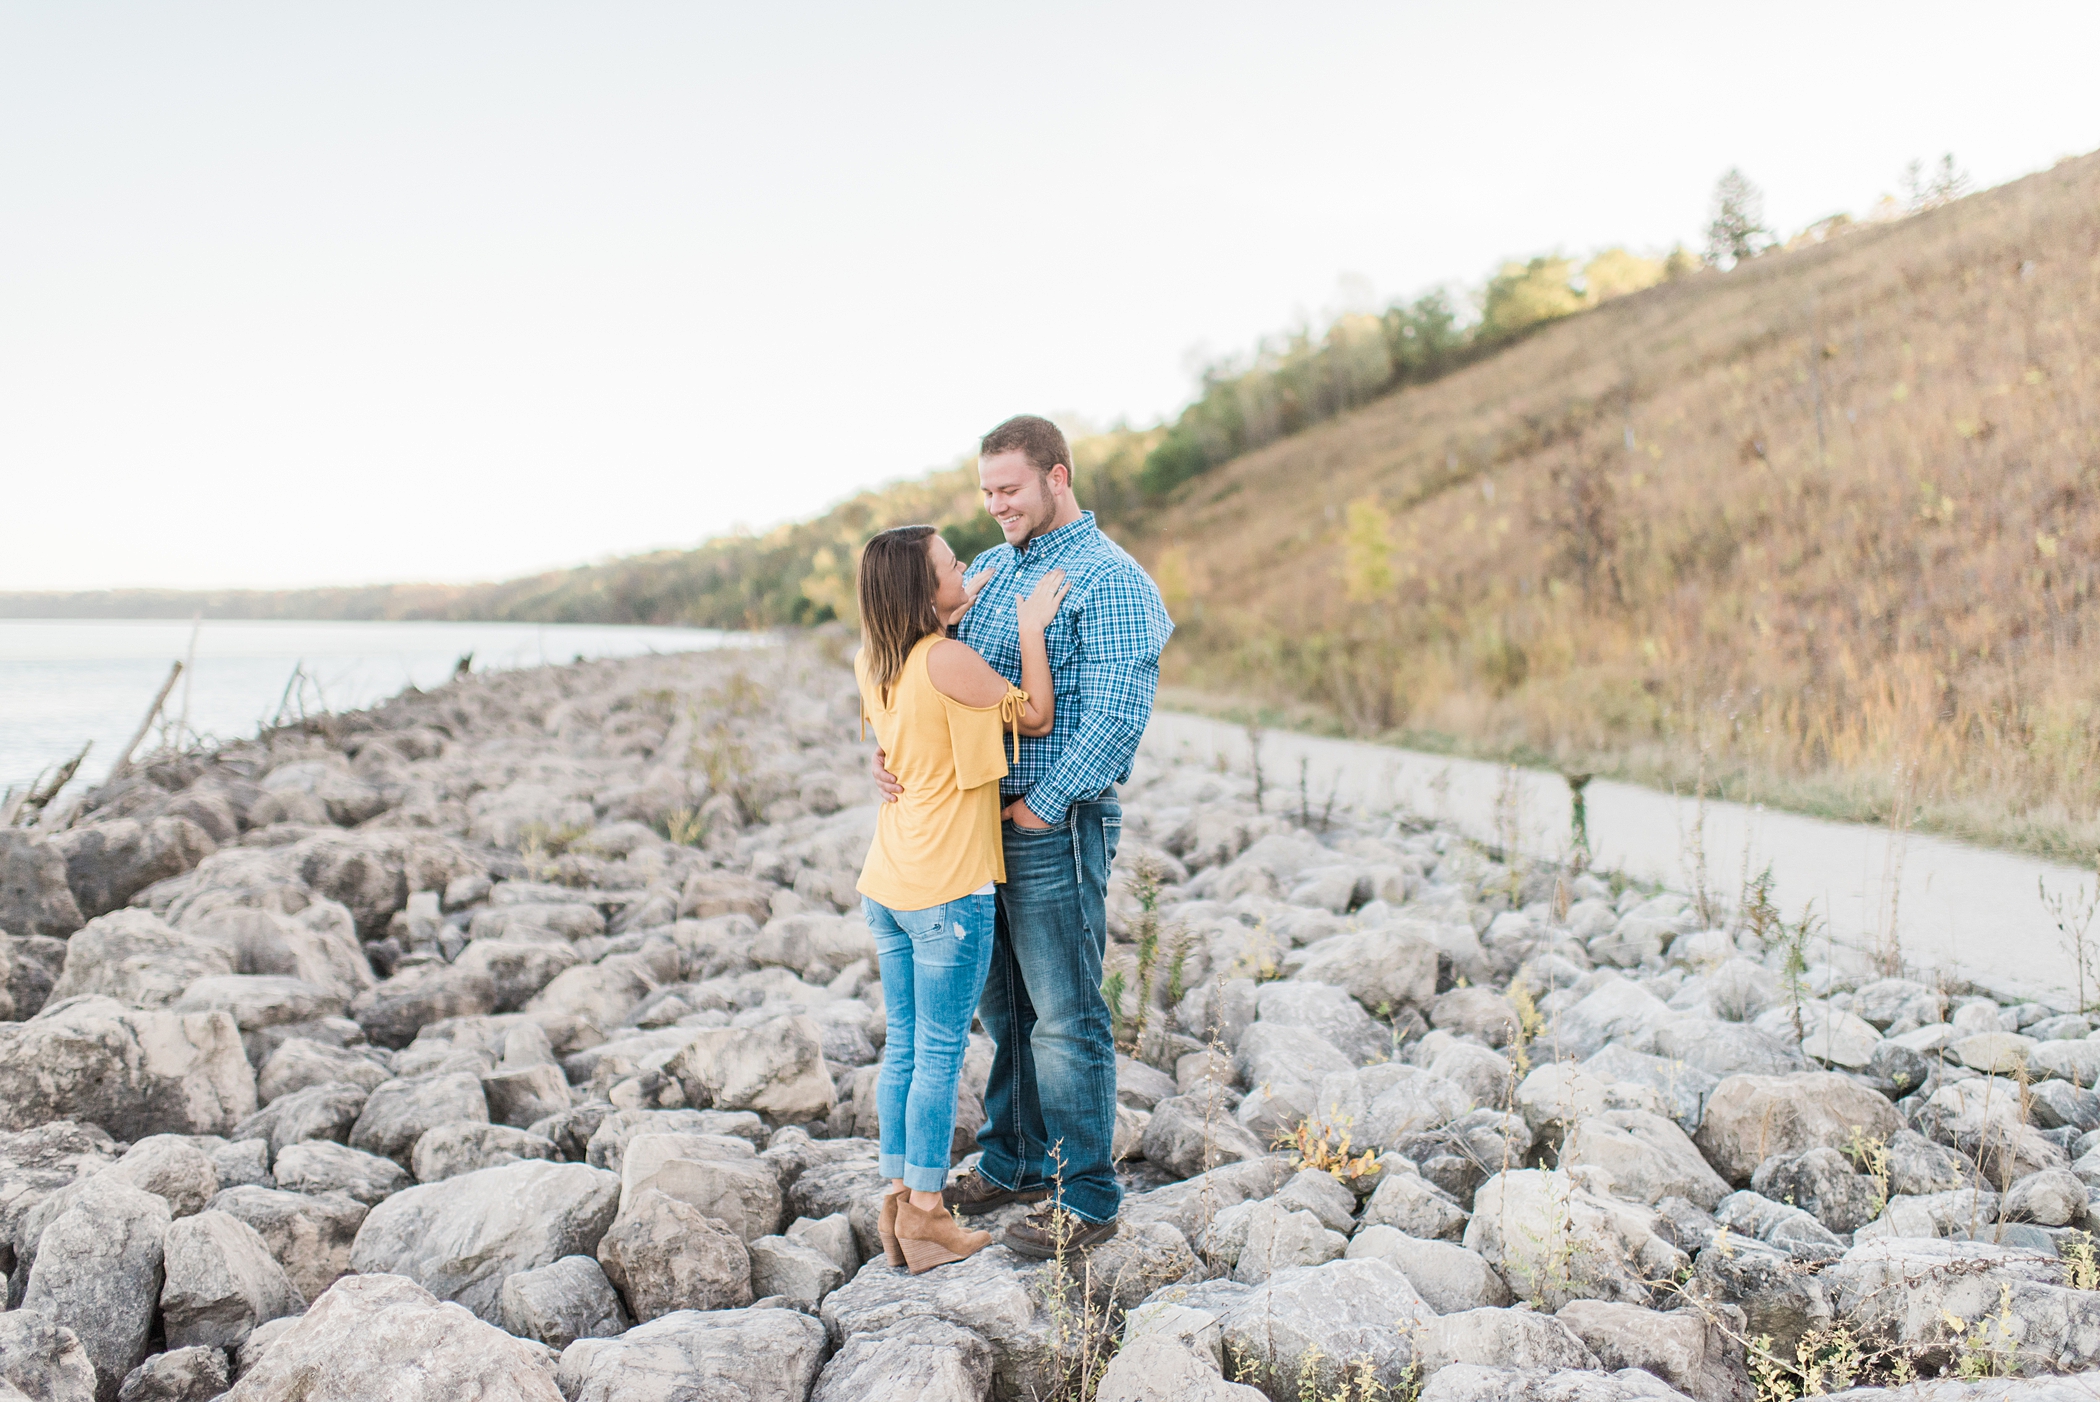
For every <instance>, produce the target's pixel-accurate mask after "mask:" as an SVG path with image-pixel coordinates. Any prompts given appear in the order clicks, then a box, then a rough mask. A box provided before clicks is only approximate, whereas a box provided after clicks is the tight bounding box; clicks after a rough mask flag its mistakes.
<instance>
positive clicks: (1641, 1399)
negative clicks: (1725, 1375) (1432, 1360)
mask: <svg viewBox="0 0 2100 1402" xmlns="http://www.w3.org/2000/svg"><path fill="white" fill-rule="evenodd" d="M1419 1402H1692V1400H1691V1399H1690V1398H1688V1397H1686V1396H1685V1395H1684V1394H1683V1393H1681V1392H1679V1391H1678V1390H1677V1389H1676V1388H1674V1387H1671V1386H1670V1385H1669V1384H1668V1383H1665V1382H1663V1381H1662V1380H1661V1379H1660V1378H1658V1377H1656V1376H1655V1375H1654V1374H1653V1373H1649V1372H1645V1371H1643V1370H1642V1369H1639V1368H1621V1369H1620V1370H1619V1371H1618V1372H1616V1373H1606V1372H1592V1371H1586V1370H1578V1369H1551V1368H1497V1367H1491V1366H1489V1365H1487V1364H1483V1363H1459V1364H1454V1365H1453V1366H1451V1367H1449V1368H1442V1369H1439V1370H1438V1371H1437V1372H1436V1374H1435V1375H1434V1376H1432V1377H1431V1378H1430V1379H1429V1381H1428V1383H1427V1384H1425V1385H1424V1386H1423V1388H1422V1393H1421V1397H1420V1399H1419Z"/></svg>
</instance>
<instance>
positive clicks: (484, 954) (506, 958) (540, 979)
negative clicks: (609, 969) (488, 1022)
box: [453, 939, 583, 1013]
mask: <svg viewBox="0 0 2100 1402" xmlns="http://www.w3.org/2000/svg"><path fill="white" fill-rule="evenodd" d="M582 962H583V956H582V955H580V954H578V953H577V952H576V951H575V950H574V949H572V948H570V947H569V946H568V945H566V944H546V943H542V942H539V941H532V942H527V941H524V940H509V939H478V940H475V941H474V942H473V943H472V944H470V945H468V946H467V947H466V950H465V951H464V952H463V953H462V954H461V955H460V956H459V958H458V959H456V960H454V961H453V967H454V968H457V969H464V970H466V971H467V972H468V973H469V974H471V975H477V976H479V977H482V978H485V979H487V980H488V981H489V985H490V987H492V988H493V989H494V990H495V1011H497V1012H499V1013H508V1012H516V1011H517V1010H518V1009H519V1008H522V1007H524V1006H525V1005H526V1004H527V1003H529V1002H531V1001H532V999H533V997H534V995H536V994H537V993H538V992H539V991H540V990H541V989H543V988H545V987H546V986H547V985H548V984H550V983H552V982H554V980H555V979H556V978H557V977H559V976H560V975H562V974H564V973H566V972H568V971H569V970H570V969H573V968H575V967H576V966H577V965H578V964H581V963H582Z"/></svg>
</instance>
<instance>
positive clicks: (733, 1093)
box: [664, 1017, 838, 1124]
mask: <svg viewBox="0 0 2100 1402" xmlns="http://www.w3.org/2000/svg"><path fill="white" fill-rule="evenodd" d="M664 1072H665V1074H666V1075H668V1076H670V1077H672V1078H673V1079H675V1080H677V1081H678V1082H679V1083H680V1084H681V1085H682V1086H683V1087H684V1088H685V1097H686V1103H687V1104H688V1105H692V1106H696V1107H706V1106H710V1105H711V1106H713V1107H714V1108H716V1109H718V1110H752V1111H756V1112H757V1113H758V1114H760V1115H762V1116H764V1117H765V1118H767V1119H768V1120H772V1121H774V1122H776V1123H782V1124H802V1123H806V1122H808V1121H810V1120H820V1119H823V1118H825V1117H826V1116H828V1115H829V1114H830V1113H831V1111H832V1108H833V1107H834V1106H835V1105H836V1104H837V1103H838V1094H837V1090H836V1088H835V1087H834V1085H833V1083H832V1079H831V1077H830V1075H829V1074H828V1073H826V1071H825V1070H824V1046H823V1037H822V1034H821V1033H820V1032H819V1030H818V1028H817V1024H816V1022H815V1021H814V1020H813V1019H811V1018H809V1017H782V1018H775V1019H774V1020H772V1021H770V1022H766V1023H762V1024H760V1025H759V1026H757V1027H751V1028H726V1027H725V1028H719V1029H715V1030H712V1031H705V1032H701V1033H700V1034H698V1035H697V1036H696V1037H694V1038H693V1039H692V1040H691V1041H690V1042H688V1043H687V1044H686V1045H685V1047H684V1048H683V1049H682V1050H681V1051H680V1052H679V1053H678V1054H677V1055H676V1056H674V1057H672V1058H671V1059H670V1061H669V1062H667V1063H666V1064H665V1066H664Z"/></svg>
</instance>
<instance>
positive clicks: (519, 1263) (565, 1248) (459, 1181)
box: [350, 1162, 620, 1323]
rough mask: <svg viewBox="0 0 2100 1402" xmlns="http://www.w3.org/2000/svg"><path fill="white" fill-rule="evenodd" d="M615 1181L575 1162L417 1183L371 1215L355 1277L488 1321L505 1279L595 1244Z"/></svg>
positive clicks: (357, 1251) (615, 1196) (353, 1256)
mask: <svg viewBox="0 0 2100 1402" xmlns="http://www.w3.org/2000/svg"><path fill="white" fill-rule="evenodd" d="M619 1195H620V1181H619V1179H617V1178H615V1177H614V1176H613V1175H612V1174H610V1173H605V1172H603V1171H601V1170H599V1169H595V1168H591V1167H588V1166H586V1165H584V1164H579V1163H564V1164H555V1163H531V1162H528V1163H514V1164H506V1165H504V1166H503V1167H501V1168H484V1169H482V1170H480V1171H479V1172H477V1173H466V1174H462V1175H460V1176H459V1177H457V1178H447V1179H445V1180H444V1181H443V1182H440V1183H425V1184H423V1185H422V1186H420V1187H415V1188H408V1189H405V1190H403V1191H401V1192H398V1193H396V1194H394V1195H393V1196H392V1197H390V1198H388V1199H387V1200H386V1201H385V1202H383V1203H381V1204H379V1206H377V1207H375V1208H373V1209H372V1211H371V1212H370V1213H369V1214H368V1215H367V1216H366V1217H365V1221H364V1225H363V1226H362V1227H360V1228H359V1229H358V1232H357V1240H356V1242H355V1243H354V1244H353V1245H352V1247H351V1250H350V1267H351V1269H352V1270H356V1271H366V1272H372V1271H382V1272H387V1273H390V1274H393V1275H401V1276H406V1277H408V1278H409V1279H410V1280H413V1281H415V1282H417V1283H418V1284H420V1285H422V1286H424V1287H425V1288H427V1289H429V1290H430V1291H431V1292H432V1293H434V1294H436V1295H438V1296H439V1297H440V1298H443V1299H447V1300H455V1301H457V1302H458V1303H460V1304H462V1305H465V1306H466V1307H467V1308H468V1309H470V1310H472V1311H473V1312H474V1313H475V1315H476V1316H478V1317H479V1318H482V1319H486V1320H489V1321H490V1322H492V1323H493V1322H494V1321H495V1320H496V1319H497V1318H498V1314H499V1312H498V1309H497V1303H496V1297H497V1294H498V1292H499V1291H500V1290H501V1289H502V1286H503V1281H504V1279H505V1277H507V1276H510V1275H513V1274H515V1273H517V1272H518V1271H525V1270H531V1269H532V1268H533V1267H535V1266H544V1265H546V1264H548V1263H549V1262H552V1261H557V1260H560V1259H561V1258H562V1257H564V1256H578V1255H583V1256H588V1255H591V1254H592V1253H594V1252H595V1251H596V1250H597V1248H598V1242H599V1240H600V1238H602V1237H603V1236H604V1235H605V1231H606V1228H607V1227H608V1226H609V1225H610V1224H611V1222H612V1218H613V1213H614V1212H615V1210H616V1209H617V1207H618V1204H619Z"/></svg>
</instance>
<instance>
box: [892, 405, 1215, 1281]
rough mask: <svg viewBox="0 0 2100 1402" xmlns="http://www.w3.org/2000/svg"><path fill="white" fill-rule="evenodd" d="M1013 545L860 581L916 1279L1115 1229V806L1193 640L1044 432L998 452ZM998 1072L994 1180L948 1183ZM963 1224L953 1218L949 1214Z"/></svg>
mask: <svg viewBox="0 0 2100 1402" xmlns="http://www.w3.org/2000/svg"><path fill="white" fill-rule="evenodd" d="M978 453H979V456H978V481H979V485H980V487H981V488H982V490H983V494H984V504H985V509H986V510H987V511H989V512H990V513H991V515H992V517H993V518H994V519H995V520H997V521H998V523H999V527H1000V531H1001V533H1002V534H1003V535H1004V536H1005V537H1006V543H1005V544H1003V545H1000V546H997V547H995V548H993V549H991V550H989V551H986V552H985V553H984V554H982V555H980V556H978V557H977V559H976V560H975V562H973V565H972V567H971V568H970V569H969V570H967V571H966V570H965V568H964V566H963V563H962V561H960V560H958V559H957V558H956V557H955V555H954V552H953V551H951V550H950V549H949V547H948V545H947V543H946V542H945V541H943V540H942V539H941V537H940V536H939V535H938V534H937V533H936V532H935V531H934V529H933V528H932V527H931V526H903V527H900V528H898V529H896V530H891V531H884V532H883V533H882V534H881V535H878V536H876V537H875V538H874V539H873V540H872V541H870V542H869V543H868V547H867V550H866V552H865V554H864V555H863V556H862V558H861V566H860V579H859V585H860V617H861V644H862V645H861V651H860V654H859V656H858V657H856V658H855V660H854V672H855V675H856V677H857V679H858V681H859V684H860V697H861V709H862V714H863V716H864V717H865V719H866V720H867V722H868V723H869V724H870V725H871V726H872V727H873V729H874V731H875V736H876V739H877V741H878V743H879V744H880V747H881V748H879V749H878V750H877V751H876V754H875V773H876V780H877V782H878V783H879V784H880V785H881V787H882V789H883V791H884V797H885V798H886V799H887V800H888V801H887V802H885V803H883V804H882V805H881V811H880V815H879V817H878V819H877V822H876V829H875V840H874V843H873V845H872V846H871V847H870V849H869V852H868V860H867V863H866V866H865V868H864V870H863V871H862V874H861V880H860V893H861V896H862V897H863V903H864V908H865V910H866V915H867V921H868V928H869V930H870V931H871V932H872V933H873V935H874V937H875V945H876V949H877V952H878V954H879V956H880V959H881V971H882V993H883V1001H884V1006H885V1008H886V1013H887V1018H888V1023H889V1036H888V1041H887V1043H886V1045H885V1049H884V1051H883V1058H882V1070H881V1073H880V1077H879V1079H878V1081H877V1082H876V1105H877V1110H878V1114H879V1117H880V1120H881V1125H882V1128H881V1135H882V1141H881V1153H882V1173H883V1176H884V1177H886V1178H888V1179H890V1180H891V1181H890V1189H889V1192H888V1193H887V1194H886V1195H885V1196H884V1198H883V1202H882V1213H881V1217H880V1230H881V1236H882V1242H883V1247H884V1249H885V1250H886V1251H887V1252H888V1254H889V1260H890V1264H891V1265H893V1266H899V1267H909V1269H911V1270H912V1271H913V1272H920V1271H926V1270H931V1269H932V1268H933V1267H935V1266H939V1265H943V1264H946V1263H948V1262H951V1261H959V1260H962V1259H963V1258H964V1257H966V1256H969V1255H971V1254H972V1253H973V1252H976V1251H978V1250H980V1249H982V1248H983V1247H984V1246H986V1245H988V1244H989V1243H990V1241H991V1236H990V1234H989V1233H987V1232H982V1231H973V1230H970V1229H968V1228H967V1227H965V1226H963V1225H962V1223H961V1222H960V1221H958V1220H957V1214H960V1216H962V1217H971V1216H978V1215H981V1214H983V1213H986V1212H990V1211H992V1210H993V1209H995V1208H999V1207H1003V1206H1005V1205H1007V1204H1009V1203H1027V1204H1033V1205H1034V1210H1033V1211H1031V1212H1030V1213H1029V1214H1028V1216H1027V1217H1025V1218H1024V1219H1022V1220H1021V1221H1019V1222H1016V1223H1015V1224H1014V1225H1012V1226H1011V1227H1009V1228H1008V1229H1007V1231H1006V1234H1005V1237H1004V1242H1005V1244H1006V1245H1007V1246H1008V1247H1010V1248H1012V1249H1013V1250H1014V1251H1016V1252H1018V1253H1020V1254H1021V1255H1024V1256H1031V1257H1036V1258H1044V1257H1048V1256H1050V1255H1052V1254H1054V1253H1056V1252H1057V1251H1058V1250H1059V1249H1060V1248H1072V1249H1084V1248H1086V1247H1089V1246H1094V1245H1097V1244H1099V1243H1101V1242H1103V1241H1106V1240H1108V1239H1109V1238H1110V1237H1112V1236H1114V1235H1115V1232H1116V1214H1117V1210H1118V1208H1119V1206H1120V1204H1121V1201H1122V1189H1121V1187H1120V1185H1119V1184H1118V1183H1117V1182H1116V1176H1115V1167H1114V1164H1113V1162H1112V1159H1111V1150H1110V1145H1111V1141H1112V1138H1113V1135H1114V1130H1115V1115H1116V1049H1115V1041H1114V1033H1113V1028H1112V1024H1111V1022H1110V1020H1109V1012H1108V1005H1107V1003H1106V1002H1105V1001H1104V1000H1103V998H1102V996H1101V963H1102V957H1103V954H1104V951H1105V946H1106V941H1107V937H1108V929H1107V899H1106V898H1107V888H1108V871H1109V864H1110V863H1111V862H1113V861H1114V860H1115V855H1116V840H1117V838H1118V836H1119V835H1120V832H1121V828H1122V822H1123V818H1122V809H1121V808H1120V807H1119V806H1118V805H1117V803H1116V791H1115V786H1116V784H1118V783H1120V782H1122V781H1123V780H1124V779H1126V778H1128V777H1129V774H1130V764H1131V760H1132V757H1133V756H1135V754H1136V753H1137V747H1138V741H1139V739H1140V738H1142V736H1143V735H1144V731H1145V723H1146V721H1147V719H1148V718H1149V717H1150V715H1151V712H1152V699H1153V693H1154V691H1155V690H1156V689H1157V686H1158V682H1159V654H1160V649H1161V648H1162V647H1164V646H1165V644H1166V641H1167V637H1168V635H1169V634H1171V633H1172V632H1173V630H1174V625H1173V623H1172V622H1171V621H1170V620H1169V619H1168V617H1167V612H1166V608H1165V606H1164V605H1163V604H1162V603H1161V602H1160V596H1159V590H1158V589H1157V588H1155V587H1154V585H1153V583H1152V581H1151V580H1150V579H1149V578H1147V577H1146V575H1145V572H1144V571H1143V570H1142V569H1141V568H1140V567H1139V566H1138V564H1137V562H1136V561H1135V560H1133V559H1131V558H1130V556H1129V555H1127V554H1126V553H1124V551H1123V550H1122V549H1121V548H1120V547H1118V546H1117V545H1116V544H1115V543H1114V542H1113V541H1111V540H1109V539H1108V537H1106V536H1105V535H1103V534H1102V533H1101V531H1100V530H1099V529H1098V528H1097V527H1096V526H1095V524H1094V517H1093V514H1092V513H1091V512H1083V511H1081V510H1080V509H1079V503H1078V500H1077V499H1076V498H1075V497H1074V496H1073V494H1072V465H1071V464H1072V455H1071V451H1070V449H1069V448H1068V447H1067V445H1066V443H1065V438H1064V435H1063V434H1062V433H1061V432H1059V431H1058V429H1057V427H1056V425H1054V424H1052V423H1051V422H1050V421H1049V420H1047V419H1041V418H1036V417H1034V416H1032V415H1023V416H1021V417H1018V418H1013V419H1009V420H1007V421H1006V422H1005V423H1003V424H1001V425H999V427H997V428H995V429H993V430H992V431H991V432H990V433H989V434H987V435H985V437H984V439H983V441H982V442H981V443H980V444H979V447H978ZM973 1014H975V1015H976V1016H978V1017H981V1018H982V1019H983V1022H984V1029H985V1031H986V1032H987V1033H989V1034H990V1036H991V1039H992V1042H993V1046H994V1053H993V1057H992V1072H991V1079H990V1081H989V1082H988V1084H987V1086H986V1088H985V1096H984V1109H985V1120H986V1122H985V1124H984V1126H983V1127H982V1128H981V1129H980V1130H979V1131H978V1134H977V1142H978V1144H979V1145H980V1146H981V1148H982V1149H983V1154H982V1156H981V1158H980V1159H979V1161H978V1164H977V1167H976V1168H975V1169H974V1170H972V1171H971V1172H970V1173H968V1174H966V1175H964V1176H963V1177H962V1178H960V1179H958V1180H956V1181H955V1182H953V1183H950V1182H949V1181H948V1175H949V1155H950V1148H951V1145H952V1143H953V1139H954V1130H955V1113H956V1111H955V1102H956V1089H957V1087H958V1085H959V1083H960V1081H961V1076H962V1063H963V1053H964V1052H965V1051H966V1050H967V1049H968V1047H969V1042H970V1023H971V1017H972V1015H973ZM951 1209H952V1211H951Z"/></svg>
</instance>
